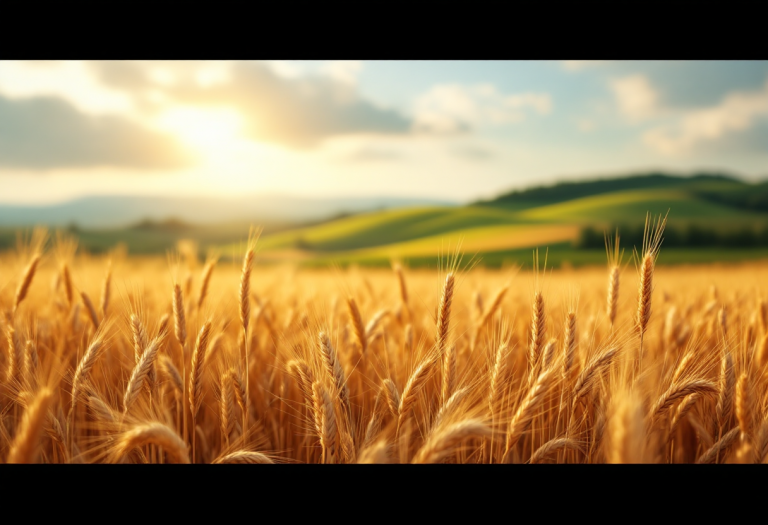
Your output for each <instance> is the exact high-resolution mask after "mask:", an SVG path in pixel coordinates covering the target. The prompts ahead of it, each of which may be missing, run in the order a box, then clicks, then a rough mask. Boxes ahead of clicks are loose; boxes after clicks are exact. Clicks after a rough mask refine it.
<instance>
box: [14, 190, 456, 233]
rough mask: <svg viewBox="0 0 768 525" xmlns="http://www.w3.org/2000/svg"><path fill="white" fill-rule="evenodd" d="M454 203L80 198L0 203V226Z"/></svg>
mask: <svg viewBox="0 0 768 525" xmlns="http://www.w3.org/2000/svg"><path fill="white" fill-rule="evenodd" d="M453 204H455V203H452V202H446V201H440V200H432V199H424V198H398V197H363V198H351V197H347V198H336V199H310V198H300V197H287V196H259V197H242V198H236V199H204V198H173V197H139V196H114V195H107V196H94V197H83V198H79V199H75V200H72V201H68V202H65V203H61V204H52V205H43V206H32V205H25V206H14V205H8V204H0V225H2V226H29V225H34V224H47V225H51V226H64V225H69V224H71V223H76V224H77V225H78V226H81V227H85V228H117V227H124V226H128V225H132V224H134V223H137V222H139V221H142V220H144V219H151V220H155V221H162V220H165V219H168V218H174V219H178V220H181V221H183V222H188V223H191V224H212V223H222V222H236V221H243V222H260V221H267V222H274V221H280V222H303V221H312V220H318V219H324V218H327V217H329V216H332V215H334V214H339V213H343V212H361V211H370V210H376V209H380V208H399V207H406V206H419V205H453Z"/></svg>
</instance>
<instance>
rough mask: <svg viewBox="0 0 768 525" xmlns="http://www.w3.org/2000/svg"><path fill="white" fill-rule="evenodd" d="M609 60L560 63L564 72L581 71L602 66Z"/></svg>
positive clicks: (566, 61)
mask: <svg viewBox="0 0 768 525" xmlns="http://www.w3.org/2000/svg"><path fill="white" fill-rule="evenodd" d="M610 62H611V60H563V61H561V62H560V63H561V64H562V65H563V69H565V70H566V71H581V70H582V69H587V68H591V67H596V66H603V65H605V64H608V63H610Z"/></svg>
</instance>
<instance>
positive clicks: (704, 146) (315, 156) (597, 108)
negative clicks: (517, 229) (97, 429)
mask: <svg viewBox="0 0 768 525" xmlns="http://www.w3.org/2000/svg"><path fill="white" fill-rule="evenodd" d="M648 170H664V171H669V172H671V173H679V174H688V173H692V172H694V171H718V172H728V173H733V174H736V175H739V176H742V177H744V178H746V179H751V180H758V179H760V180H762V179H768V61H751V62H750V61H743V62H737V61H733V62H712V61H702V62H685V61H670V62H616V61H578V60H572V61H551V62H537V61H532V62H516V61H510V62H498V61H477V62H467V61H440V62H420V61H414V62H400V61H324V62H310V61H267V62H49V61H38V62H32V61H30V62H26V61H0V203H15V204H22V203H30V204H43V203H52V202H61V201H66V200H71V199H73V198H77V197H80V196H92V195H107V194H108V195H162V196H215V197H227V196H243V195H251V194H253V195H271V194H280V195H292V196H302V197H355V196H392V197H417V198H432V199H439V200H450V201H455V202H469V201H472V200H475V199H478V198H488V197H492V196H495V195H497V194H499V193H502V192H505V191H509V190H512V189H516V188H522V187H528V186H532V185H539V184H547V183H552V182H555V181H560V180H573V179H579V178H584V177H587V178H594V177H604V176H614V175H627V174H631V173H637V172H644V171H648Z"/></svg>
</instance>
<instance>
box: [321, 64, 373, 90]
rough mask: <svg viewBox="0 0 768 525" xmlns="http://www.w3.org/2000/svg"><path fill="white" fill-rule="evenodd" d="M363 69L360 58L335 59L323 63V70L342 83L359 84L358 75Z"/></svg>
mask: <svg viewBox="0 0 768 525" xmlns="http://www.w3.org/2000/svg"><path fill="white" fill-rule="evenodd" d="M362 69H363V63H362V62H361V61H359V60H334V61H331V62H328V63H327V64H323V68H322V71H323V72H324V73H325V74H326V75H328V76H329V77H331V78H332V79H334V80H336V81H337V82H341V83H342V84H350V85H355V84H357V75H358V74H359V73H360V71H361V70H362Z"/></svg>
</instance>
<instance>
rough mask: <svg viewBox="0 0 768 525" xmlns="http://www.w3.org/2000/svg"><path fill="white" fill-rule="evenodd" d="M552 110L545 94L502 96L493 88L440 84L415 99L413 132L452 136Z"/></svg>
mask: <svg viewBox="0 0 768 525" xmlns="http://www.w3.org/2000/svg"><path fill="white" fill-rule="evenodd" d="M551 110H552V100H551V98H550V96H549V94H548V93H519V94H504V93H501V92H499V90H498V89H497V88H496V86H494V85H493V84H475V85H472V86H464V85H460V84H441V85H437V86H434V87H433V88H432V89H430V90H429V91H428V92H427V93H425V94H424V95H421V96H420V97H418V98H417V99H416V102H415V105H414V117H415V120H414V125H413V127H414V129H416V130H419V131H431V132H437V133H454V132H459V131H465V130H467V129H469V128H473V127H476V126H483V125H500V124H509V123H515V122H521V121H522V120H524V119H525V118H526V116H527V114H529V113H530V112H534V113H537V114H539V115H546V114H548V113H549V112H550V111H551Z"/></svg>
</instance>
